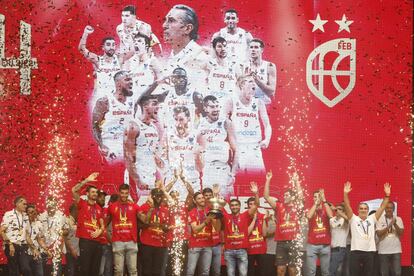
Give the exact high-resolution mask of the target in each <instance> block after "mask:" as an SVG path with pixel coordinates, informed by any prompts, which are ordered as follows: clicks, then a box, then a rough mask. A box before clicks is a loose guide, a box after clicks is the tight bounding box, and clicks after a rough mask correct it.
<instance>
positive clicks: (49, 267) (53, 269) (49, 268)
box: [42, 254, 62, 276]
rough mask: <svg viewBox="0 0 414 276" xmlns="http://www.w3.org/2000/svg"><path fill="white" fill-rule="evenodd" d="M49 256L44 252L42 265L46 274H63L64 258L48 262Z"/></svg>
mask: <svg viewBox="0 0 414 276" xmlns="http://www.w3.org/2000/svg"><path fill="white" fill-rule="evenodd" d="M48 260H49V257H48V256H47V255H46V254H42V265H43V273H44V275H53V276H62V260H60V261H58V262H55V263H53V262H52V263H51V264H48V263H47V262H48Z"/></svg>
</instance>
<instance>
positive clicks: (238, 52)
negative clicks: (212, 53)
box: [215, 27, 253, 63]
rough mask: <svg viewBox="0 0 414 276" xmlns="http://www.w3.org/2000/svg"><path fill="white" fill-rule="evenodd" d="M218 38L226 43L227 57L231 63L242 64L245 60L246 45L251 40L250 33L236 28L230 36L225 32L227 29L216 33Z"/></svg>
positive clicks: (247, 45)
mask: <svg viewBox="0 0 414 276" xmlns="http://www.w3.org/2000/svg"><path fill="white" fill-rule="evenodd" d="M218 36H221V37H222V38H224V39H225V40H226V41H227V49H228V57H229V58H230V59H231V60H232V61H234V62H236V63H243V62H245V61H246V60H247V54H248V47H249V44H248V43H249V41H250V40H252V38H253V37H252V35H251V33H249V32H248V31H246V30H244V29H242V28H239V27H238V28H237V30H236V32H235V33H234V34H230V33H229V32H227V28H222V29H220V31H219V32H218ZM215 37H216V35H215Z"/></svg>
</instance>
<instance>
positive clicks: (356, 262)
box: [349, 250, 375, 276]
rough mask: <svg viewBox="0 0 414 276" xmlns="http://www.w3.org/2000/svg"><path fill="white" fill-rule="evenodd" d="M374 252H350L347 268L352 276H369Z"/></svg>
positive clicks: (372, 268)
mask: <svg viewBox="0 0 414 276" xmlns="http://www.w3.org/2000/svg"><path fill="white" fill-rule="evenodd" d="M374 256H375V252H366V251H358V250H354V251H351V254H350V262H349V268H350V273H351V275H352V276H362V275H364V276H370V275H372V274H373V271H374Z"/></svg>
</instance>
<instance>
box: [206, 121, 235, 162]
mask: <svg viewBox="0 0 414 276" xmlns="http://www.w3.org/2000/svg"><path fill="white" fill-rule="evenodd" d="M224 125H225V121H224V120H217V121H216V122H213V123H209V122H208V121H207V120H206V119H203V120H202V122H201V123H200V126H199V135H201V136H202V139H203V140H204V144H205V148H204V152H203V159H204V163H211V162H221V163H223V164H224V163H227V162H228V160H229V152H230V145H229V142H228V141H227V136H228V135H227V129H226V128H225V126H224Z"/></svg>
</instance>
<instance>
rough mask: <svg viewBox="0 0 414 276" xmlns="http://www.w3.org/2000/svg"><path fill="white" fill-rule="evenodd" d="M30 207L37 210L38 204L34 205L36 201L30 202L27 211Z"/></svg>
mask: <svg viewBox="0 0 414 276" xmlns="http://www.w3.org/2000/svg"><path fill="white" fill-rule="evenodd" d="M30 208H32V209H35V210H36V205H34V203H29V204H27V206H26V213H27V210H29V209H30Z"/></svg>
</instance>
